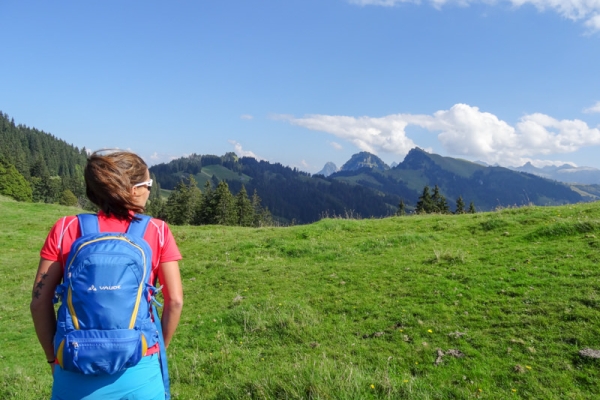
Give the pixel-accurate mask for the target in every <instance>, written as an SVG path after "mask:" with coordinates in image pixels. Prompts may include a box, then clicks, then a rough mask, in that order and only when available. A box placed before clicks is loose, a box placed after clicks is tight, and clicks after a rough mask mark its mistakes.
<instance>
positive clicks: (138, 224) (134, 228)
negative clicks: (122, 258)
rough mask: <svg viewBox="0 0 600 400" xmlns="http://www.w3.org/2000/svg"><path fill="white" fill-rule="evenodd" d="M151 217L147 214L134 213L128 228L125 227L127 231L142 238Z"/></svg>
mask: <svg viewBox="0 0 600 400" xmlns="http://www.w3.org/2000/svg"><path fill="white" fill-rule="evenodd" d="M151 219H152V217H150V216H148V215H142V214H135V218H134V219H132V220H131V223H130V224H129V228H127V233H128V234H130V235H132V236H137V237H140V238H142V239H143V238H144V234H145V233H146V228H147V227H148V224H149V223H150V220H151Z"/></svg>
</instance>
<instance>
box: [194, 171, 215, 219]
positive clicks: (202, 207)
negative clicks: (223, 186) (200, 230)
mask: <svg viewBox="0 0 600 400" xmlns="http://www.w3.org/2000/svg"><path fill="white" fill-rule="evenodd" d="M210 182H211V181H210V180H208V181H206V183H205V184H204V193H203V194H202V200H201V201H200V204H199V205H198V207H196V211H195V217H194V222H195V223H197V224H198V225H211V224H215V223H216V222H215V206H216V205H215V201H214V199H215V195H214V191H213V188H212V185H211V183H210Z"/></svg>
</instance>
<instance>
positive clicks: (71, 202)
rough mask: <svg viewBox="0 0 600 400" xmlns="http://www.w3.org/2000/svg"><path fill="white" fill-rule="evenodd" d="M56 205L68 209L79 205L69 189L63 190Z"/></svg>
mask: <svg viewBox="0 0 600 400" xmlns="http://www.w3.org/2000/svg"><path fill="white" fill-rule="evenodd" d="M58 204H60V205H63V206H68V207H77V206H78V205H79V200H78V199H77V196H75V195H74V194H73V192H71V191H70V190H69V189H65V190H64V191H63V192H62V194H61V196H60V199H59V200H58Z"/></svg>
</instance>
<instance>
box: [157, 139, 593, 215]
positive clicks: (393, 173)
mask: <svg viewBox="0 0 600 400" xmlns="http://www.w3.org/2000/svg"><path fill="white" fill-rule="evenodd" d="M150 170H151V172H152V173H153V174H155V176H156V178H157V180H158V181H159V182H160V184H161V185H162V187H164V188H167V189H169V188H172V187H174V185H175V184H177V182H178V181H179V180H181V179H182V178H186V177H188V176H189V175H193V176H194V178H195V179H196V181H198V182H199V186H200V187H201V188H202V186H203V185H204V184H205V182H207V181H209V180H210V181H211V182H213V183H216V182H218V181H219V180H225V181H227V182H228V184H229V186H230V188H231V190H232V191H233V192H234V193H235V192H236V191H238V190H239V189H240V188H241V185H242V184H243V185H245V186H246V189H247V190H248V192H249V193H252V192H253V191H254V190H256V191H257V193H258V195H259V196H260V197H261V198H262V199H263V203H262V204H263V205H264V206H266V207H268V208H269V210H270V211H271V213H272V214H273V215H274V216H276V217H279V218H280V219H281V220H282V221H292V220H295V221H296V222H298V223H309V222H313V221H316V220H318V219H320V218H322V217H323V216H324V215H332V214H337V215H340V214H343V213H344V212H346V211H348V210H353V211H354V212H355V213H357V214H359V215H361V216H363V217H371V216H373V217H382V216H386V215H391V214H393V213H394V212H395V211H396V210H397V207H398V203H399V202H400V200H402V201H404V203H405V205H406V208H407V210H409V211H410V210H412V209H414V207H415V205H416V202H417V200H418V198H419V196H420V195H421V193H422V191H423V188H424V186H425V185H428V186H430V187H431V188H433V187H434V186H435V185H437V186H438V187H439V189H440V192H441V194H442V195H443V196H445V197H446V199H447V201H448V204H449V205H450V207H451V209H452V210H454V207H455V202H456V200H457V199H458V197H459V196H460V197H462V198H463V201H464V202H465V203H466V204H469V202H471V201H472V202H474V204H475V206H476V208H477V209H478V210H480V211H486V210H492V209H495V208H496V207H507V206H522V205H528V204H536V205H560V204H568V203H576V202H581V201H590V200H594V199H597V198H600V185H579V186H577V185H567V184H563V183H560V182H556V181H553V180H548V179H545V178H542V177H539V176H536V175H533V174H530V173H525V172H518V171H513V170H510V169H508V168H503V167H498V166H483V165H480V164H477V163H473V162H470V161H466V160H462V159H457V158H451V157H443V156H440V155H437V154H430V153H427V152H426V151H424V150H422V149H419V148H414V149H412V150H410V151H409V153H408V154H407V155H406V157H405V159H404V160H403V161H402V162H401V163H399V164H397V165H396V166H395V167H393V168H390V167H389V166H388V165H387V164H385V163H384V162H383V161H382V160H381V159H380V158H379V157H377V156H376V155H374V154H370V153H368V152H360V153H357V154H355V155H353V156H352V157H351V158H350V160H349V161H348V162H346V163H345V164H344V166H343V167H342V168H340V170H339V171H337V172H334V173H332V174H330V175H328V176H326V175H325V173H322V174H321V173H320V174H315V175H310V174H308V173H306V172H302V171H299V170H297V169H295V168H294V169H292V168H289V167H285V166H283V165H281V164H271V163H269V162H266V161H257V160H255V159H254V158H249V157H242V158H239V159H238V158H237V157H233V156H232V155H226V156H222V157H218V156H212V155H207V156H199V155H192V156H190V157H185V158H181V159H178V160H173V161H171V162H170V163H169V164H159V165H156V166H153V167H151V168H150ZM325 172H327V171H325Z"/></svg>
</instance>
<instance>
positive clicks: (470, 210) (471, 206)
mask: <svg viewBox="0 0 600 400" xmlns="http://www.w3.org/2000/svg"><path fill="white" fill-rule="evenodd" d="M476 212H477V210H475V204H473V202H471V204H469V211H468V213H469V214H475V213H476Z"/></svg>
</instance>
